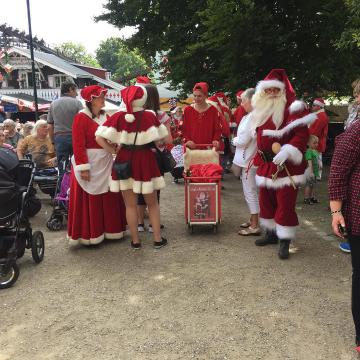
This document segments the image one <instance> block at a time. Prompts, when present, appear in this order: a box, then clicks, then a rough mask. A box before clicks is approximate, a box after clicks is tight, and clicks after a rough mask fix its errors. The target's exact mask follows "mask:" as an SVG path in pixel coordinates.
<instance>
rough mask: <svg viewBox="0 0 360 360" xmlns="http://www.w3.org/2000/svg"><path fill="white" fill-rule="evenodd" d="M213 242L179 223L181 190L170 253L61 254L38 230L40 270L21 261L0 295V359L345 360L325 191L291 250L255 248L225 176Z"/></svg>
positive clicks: (165, 206) (111, 246)
mask: <svg viewBox="0 0 360 360" xmlns="http://www.w3.org/2000/svg"><path fill="white" fill-rule="evenodd" d="M224 185H225V187H226V189H225V190H224V191H223V195H222V199H223V224H222V225H221V226H220V228H219V233H218V234H213V233H212V231H211V229H207V228H204V227H202V228H198V229H196V230H195V233H194V234H193V235H188V233H187V229H186V226H185V224H184V215H183V202H184V200H183V199H184V188H183V185H182V184H179V185H176V184H172V183H171V181H170V179H168V186H167V188H166V190H164V191H163V192H162V202H161V208H162V213H163V222H164V224H165V225H166V229H165V231H164V234H165V235H166V236H167V237H168V239H169V242H170V244H169V246H168V247H166V248H163V249H161V250H158V251H155V250H153V248H152V246H151V244H152V240H151V237H150V236H149V234H143V235H142V239H143V243H144V247H143V249H142V250H141V251H138V252H135V251H132V250H131V249H130V246H129V245H130V244H129V239H126V240H125V241H121V242H106V243H103V244H102V245H100V246H99V247H98V248H94V249H91V248H86V247H80V248H69V246H68V244H67V242H66V241H65V239H64V237H65V231H61V232H49V231H47V230H46V228H45V226H44V223H45V219H46V218H47V216H48V215H49V211H50V207H49V201H48V200H47V199H45V200H44V204H45V205H44V206H43V209H42V211H41V213H39V214H38V215H37V216H36V217H35V219H34V220H33V229H35V230H36V229H41V230H43V231H44V234H45V238H46V246H47V248H46V253H45V259H44V262H43V263H42V264H40V265H37V266H36V265H34V263H33V262H32V260H31V254H30V252H29V251H27V252H26V254H25V256H24V257H23V258H22V259H20V260H19V262H18V263H19V266H20V270H21V273H20V277H19V280H18V281H17V283H16V284H15V286H14V287H13V288H11V289H8V290H4V291H1V292H0V305H1V309H2V311H1V312H0V324H1V332H0V360H27V359H29V360H30V359H31V360H45V359H51V360H53V359H54V360H55V359H56V360H57V359H64V360H65V359H66V360H80V359H81V360H82V359H101V360H102V359H104V360H108V359H109V360H110V359H114V360H118V359H120V360H128V359H129V360H130V359H131V360H143V359H144V360H153V359H154V360H155V359H156V360H159V359H166V360H172V359H182V360H187V359H204V360H225V359H234V360H235V359H236V360H238V359H246V360H252V359H268V360H271V359H274V360H275V359H276V360H279V359H281V360H282V359H294V360H295V359H304V360H305V359H306V360H311V359H316V360H320V359H324V360H325V359H326V360H332V359H334V360H348V359H349V360H350V359H356V358H357V357H356V356H355V354H354V351H353V342H354V330H353V323H352V318H351V313H350V285H351V282H350V275H351V274H350V273H351V267H350V257H349V256H348V255H346V254H344V253H341V252H340V251H339V250H338V249H337V244H338V243H337V240H336V239H335V238H334V237H333V236H332V235H331V229H330V227H329V215H328V211H327V204H326V182H322V183H321V184H320V188H321V189H320V198H321V200H322V202H321V204H319V205H316V206H311V207H309V206H308V207H306V208H304V205H302V202H301V200H302V194H301V195H300V196H299V203H298V211H299V215H300V217H301V220H302V225H301V228H300V230H299V236H298V240H297V242H296V245H295V246H296V249H294V251H295V250H297V251H296V253H294V254H292V256H291V259H290V260H288V261H280V260H278V257H277V248H276V246H269V247H264V248H257V247H255V246H254V239H255V238H254V237H251V238H249V237H240V236H238V235H237V230H238V224H240V222H243V221H245V220H246V217H247V215H246V214H247V209H246V206H245V204H244V199H243V196H242V193H241V188H240V184H239V183H238V182H237V181H236V180H235V179H234V178H232V177H231V176H230V175H228V176H227V178H226V181H225V182H224Z"/></svg>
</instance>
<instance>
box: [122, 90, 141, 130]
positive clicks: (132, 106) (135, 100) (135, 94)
mask: <svg viewBox="0 0 360 360" xmlns="http://www.w3.org/2000/svg"><path fill="white" fill-rule="evenodd" d="M120 94H121V99H122V102H123V104H124V105H125V106H126V115H125V120H126V121H127V122H129V123H132V122H133V121H134V120H135V116H134V112H138V111H142V110H144V105H145V103H146V100H147V92H146V89H145V88H144V87H143V86H136V85H132V86H128V87H127V88H125V89H122V90H121V92H120Z"/></svg>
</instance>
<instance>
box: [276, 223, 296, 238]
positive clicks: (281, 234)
mask: <svg viewBox="0 0 360 360" xmlns="http://www.w3.org/2000/svg"><path fill="white" fill-rule="evenodd" d="M296 228H297V226H283V225H279V224H276V235H277V237H278V238H279V239H280V240H282V239H283V240H285V239H288V240H294V239H295V234H296Z"/></svg>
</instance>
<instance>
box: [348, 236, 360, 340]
mask: <svg viewBox="0 0 360 360" xmlns="http://www.w3.org/2000/svg"><path fill="white" fill-rule="evenodd" d="M349 243H350V247H351V264H352V291H351V311H352V315H353V319H354V324H355V332H356V343H357V345H360V236H355V235H349Z"/></svg>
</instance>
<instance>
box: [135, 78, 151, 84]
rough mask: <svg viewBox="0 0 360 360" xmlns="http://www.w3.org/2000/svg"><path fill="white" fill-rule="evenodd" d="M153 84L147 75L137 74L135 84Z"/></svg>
mask: <svg viewBox="0 0 360 360" xmlns="http://www.w3.org/2000/svg"><path fill="white" fill-rule="evenodd" d="M140 84H142V85H146V84H151V80H150V79H149V78H148V77H147V76H137V77H136V83H135V85H140Z"/></svg>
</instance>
